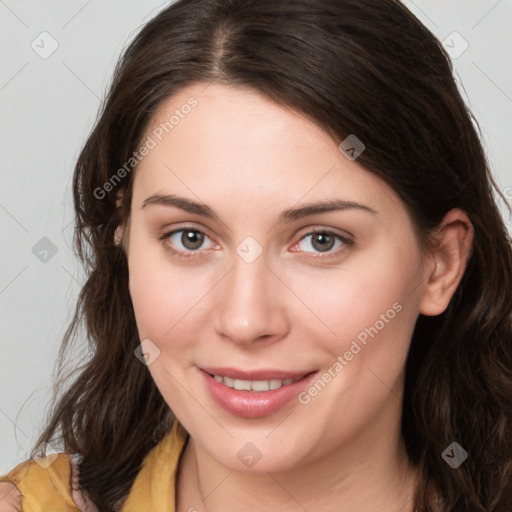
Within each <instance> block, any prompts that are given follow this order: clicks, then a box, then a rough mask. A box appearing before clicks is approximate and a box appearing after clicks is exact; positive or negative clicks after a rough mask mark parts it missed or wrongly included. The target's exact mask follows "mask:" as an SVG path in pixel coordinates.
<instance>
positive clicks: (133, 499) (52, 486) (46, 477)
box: [0, 420, 188, 512]
mask: <svg viewBox="0 0 512 512" xmlns="http://www.w3.org/2000/svg"><path fill="white" fill-rule="evenodd" d="M187 439H188V433H187V431H186V430H185V429H184V427H183V426H182V425H181V424H180V423H179V422H178V420H175V421H174V423H173V426H172V429H171V431H170V432H169V433H168V434H167V435H166V436H165V437H164V438H163V439H162V440H161V441H160V442H159V443H158V444H157V445H156V446H155V447H154V448H153V449H152V450H151V451H150V452H149V453H148V454H147V455H146V457H145V458H144V460H143V462H142V467H141V469H140V471H139V473H138V474H137V477H136V478H135V481H134V482H133V485H132V488H131V489H130V493H129V495H128V497H127V499H126V501H125V502H124V505H123V507H122V509H121V512H141V510H151V511H155V512H160V511H161V512H175V484H176V476H177V468H178V462H179V459H180V455H181V453H182V451H183V448H184V447H185V444H186V441H187ZM70 463H71V459H70V456H69V455H68V454H67V453H59V454H58V456H57V458H56V459H55V460H54V461H53V462H52V463H51V464H50V466H48V467H47V468H46V469H44V468H43V466H44V465H45V464H40V463H38V462H36V461H34V460H29V461H26V462H23V463H21V464H19V465H18V466H16V467H15V468H14V469H13V470H12V471H10V472H9V473H8V474H7V475H5V476H2V477H0V481H1V482H12V483H14V484H15V485H16V486H17V487H18V489H19V490H20V492H21V494H22V511H23V512H48V511H50V510H51V511H52V512H53V511H55V512H57V511H58V512H77V511H79V510H80V509H79V508H78V506H77V505H76V504H75V502H74V501H73V498H72V489H71V467H70Z"/></svg>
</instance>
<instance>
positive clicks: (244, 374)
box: [201, 366, 311, 380]
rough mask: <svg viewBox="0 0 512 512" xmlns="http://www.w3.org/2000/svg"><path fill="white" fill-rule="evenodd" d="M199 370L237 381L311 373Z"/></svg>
mask: <svg viewBox="0 0 512 512" xmlns="http://www.w3.org/2000/svg"><path fill="white" fill-rule="evenodd" d="M201 370H204V371H205V372H206V373H209V374H210V375H220V376H222V377H230V378H231V379H238V380H271V379H281V380H284V379H296V378H298V377H304V376H305V375H307V374H308V373H311V370H306V371H298V372H289V371H284V370H273V369H270V368H268V369H261V370H238V369H236V368H219V367H214V366H202V367H201Z"/></svg>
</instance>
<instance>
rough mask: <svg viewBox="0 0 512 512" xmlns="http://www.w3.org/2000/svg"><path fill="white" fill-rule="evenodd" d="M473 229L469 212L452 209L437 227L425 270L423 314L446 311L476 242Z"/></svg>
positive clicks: (422, 298) (421, 306) (421, 305)
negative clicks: (434, 242) (433, 246)
mask: <svg viewBox="0 0 512 512" xmlns="http://www.w3.org/2000/svg"><path fill="white" fill-rule="evenodd" d="M473 237H474V228H473V225H472V224H471V222H470V220H469V218H468V217H467V215H466V213H465V212H463V211H462V210H459V209H454V210H450V211H449V212H448V213H447V214H446V215H445V217H444V219H443V221H442V222H441V224H440V225H439V227H438V228H437V230H436V235H435V238H436V244H435V248H434V249H433V250H432V253H431V255H430V260H431V262H432V264H431V265H429V266H427V268H426V269H425V272H426V275H425V286H424V290H423V295H422V297H421V301H420V313H422V314H424V315H427V316H436V315H440V314H441V313H443V312H444V311H445V310H446V308H447V307H448V304H449V302H450V300H451V298H452V297H453V295H454V293H455V291H456V290H457V287H458V286H459V283H460V281H461V279H462V277H463V275H464V271H465V270H466V267H467V264H468V261H469V258H470V257H471V248H472V245H473Z"/></svg>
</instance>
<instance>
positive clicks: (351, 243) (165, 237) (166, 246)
mask: <svg viewBox="0 0 512 512" xmlns="http://www.w3.org/2000/svg"><path fill="white" fill-rule="evenodd" d="M182 231H192V232H194V233H201V234H203V235H205V236H206V237H208V235H207V234H206V233H204V232H203V231H201V230H200V229H197V228H195V227H192V226H184V227H182V228H180V229H175V230H173V231H168V232H166V233H163V234H162V235H161V236H160V237H159V240H160V241H161V242H162V245H163V247H164V249H165V250H166V251H169V252H170V253H171V254H173V255H175V256H178V257H179V258H195V257H196V256H197V255H198V253H200V252H202V251H201V250H200V249H198V250H196V251H179V250H176V249H174V248H172V247H171V246H170V245H169V244H168V243H167V240H168V239H169V238H170V237H171V236H172V235H175V234H176V233H181V232H182ZM317 234H322V235H330V236H333V237H334V238H336V239H337V240H339V241H341V242H343V244H344V245H343V246H342V247H339V248H338V249H337V250H336V251H334V252H326V253H314V254H315V255H314V256H309V257H311V258H321V259H330V258H334V257H337V256H339V253H340V252H341V251H343V248H344V247H353V246H354V245H355V242H354V241H353V240H350V239H348V238H345V237H344V236H342V235H340V234H338V233H335V232H334V231H329V230H327V229H313V230H312V231H309V232H307V233H306V234H304V235H303V236H302V237H301V238H300V239H299V242H301V241H302V240H304V239H305V238H307V237H308V236H311V235H317ZM208 238H210V237H208ZM297 243H298V242H297ZM294 252H306V253H308V251H294Z"/></svg>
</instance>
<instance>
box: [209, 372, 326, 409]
mask: <svg viewBox="0 0 512 512" xmlns="http://www.w3.org/2000/svg"><path fill="white" fill-rule="evenodd" d="M199 371H200V372H201V373H202V375H203V378H204V379H205V383H206V388H207V389H208V391H209V392H210V395H211V396H212V398H213V399H214V400H215V402H217V403H218V404H219V405H220V406H221V407H223V408H224V409H226V411H228V412H230V413H232V414H235V415H237V416H242V417H244V418H260V417H262V416H268V415H270V414H273V413H275V412H277V411H278V410H279V409H281V408H283V407H284V406H285V405H286V404H288V403H289V402H290V401H291V400H293V399H294V398H296V397H297V395H298V394H299V393H300V392H301V391H303V390H304V388H305V387H306V386H307V385H308V384H309V383H310V382H311V380H312V379H313V378H314V376H315V375H316V373H317V372H313V373H309V374H308V375H305V376H304V377H302V379H300V380H298V381H296V382H294V383H293V384H288V385H287V386H281V387H280V388H279V389H273V390H271V391H239V390H238V389H234V388H230V387H228V386H226V385H224V384H222V383H221V382H217V381H216V380H215V379H214V378H213V377H211V376H210V375H209V374H208V373H206V372H205V371H204V370H201V369H199Z"/></svg>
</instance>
